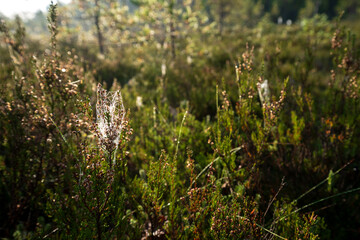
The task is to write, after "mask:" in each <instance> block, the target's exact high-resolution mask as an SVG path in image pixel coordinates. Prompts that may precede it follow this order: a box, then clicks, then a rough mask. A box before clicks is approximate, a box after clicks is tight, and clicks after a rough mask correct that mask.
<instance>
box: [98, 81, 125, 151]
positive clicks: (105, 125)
mask: <svg viewBox="0 0 360 240" xmlns="http://www.w3.org/2000/svg"><path fill="white" fill-rule="evenodd" d="M96 115H97V119H96V127H97V128H96V129H97V135H98V139H99V143H100V145H101V147H103V148H104V149H105V150H106V151H107V152H108V153H109V154H110V155H111V154H112V153H113V152H114V151H115V150H116V149H117V147H118V145H119V141H120V138H121V133H122V131H123V129H124V127H125V125H126V120H125V108H124V105H123V101H122V97H121V93H120V91H116V92H108V91H106V90H105V89H103V88H102V87H101V84H99V85H98V87H97V103H96Z"/></svg>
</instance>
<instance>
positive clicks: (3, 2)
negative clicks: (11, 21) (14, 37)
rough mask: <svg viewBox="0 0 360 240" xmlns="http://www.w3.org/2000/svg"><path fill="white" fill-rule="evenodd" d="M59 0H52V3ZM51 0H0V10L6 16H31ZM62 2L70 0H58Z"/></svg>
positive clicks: (43, 9)
mask: <svg viewBox="0 0 360 240" xmlns="http://www.w3.org/2000/svg"><path fill="white" fill-rule="evenodd" d="M58 1H59V0H54V3H56V2H58ZM50 2H51V0H0V12H1V13H2V14H4V15H5V16H7V17H13V16H15V15H16V14H19V15H20V16H24V17H31V16H32V15H33V14H34V13H36V12H37V11H38V10H42V11H46V10H47V7H48V6H49V5H50ZM60 2H62V3H69V2H71V0H60Z"/></svg>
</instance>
